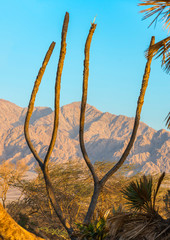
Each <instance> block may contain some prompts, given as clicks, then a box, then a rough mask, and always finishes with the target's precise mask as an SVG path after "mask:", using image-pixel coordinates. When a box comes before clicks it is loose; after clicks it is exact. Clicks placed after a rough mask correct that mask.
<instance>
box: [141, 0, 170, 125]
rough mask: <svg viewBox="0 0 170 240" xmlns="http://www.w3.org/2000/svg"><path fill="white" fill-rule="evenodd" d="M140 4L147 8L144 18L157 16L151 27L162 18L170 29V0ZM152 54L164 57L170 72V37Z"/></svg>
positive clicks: (152, 51)
mask: <svg viewBox="0 0 170 240" xmlns="http://www.w3.org/2000/svg"><path fill="white" fill-rule="evenodd" d="M138 5H139V6H146V8H145V9H143V10H142V11H140V12H141V13H144V17H143V19H146V18H149V17H151V16H153V15H154V16H155V15H156V16H155V18H154V19H153V21H152V22H151V23H150V25H149V27H150V26H151V25H152V24H153V23H155V24H156V23H157V20H158V19H160V21H162V22H163V23H164V24H163V27H164V28H165V29H167V30H168V33H169V31H170V0H147V1H143V0H141V3H139V4H138ZM150 54H153V56H156V58H158V57H161V58H162V67H163V69H164V70H165V71H166V72H167V73H169V72H170V37H167V38H165V39H163V40H161V41H160V42H158V43H155V44H154V45H153V46H152V47H151V51H150ZM146 55H147V56H148V50H147V51H146ZM166 126H167V128H169V129H170V112H169V114H168V115H167V117H166Z"/></svg>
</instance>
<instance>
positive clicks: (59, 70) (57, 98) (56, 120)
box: [44, 12, 69, 168]
mask: <svg viewBox="0 0 170 240" xmlns="http://www.w3.org/2000/svg"><path fill="white" fill-rule="evenodd" d="M68 23H69V13H68V12H66V14H65V18H64V23H63V29H62V34H61V50H60V58H59V62H58V68H57V75H56V84H55V112H54V126H53V133H52V138H51V142H50V145H49V148H48V151H47V154H46V157H45V160H44V167H45V168H46V167H47V164H48V162H49V159H50V156H51V153H52V151H53V148H54V145H55V141H56V137H57V130H58V125H59V109H60V88H61V87H60V85H61V75H62V70H63V66H64V59H65V55H66V45H67V44H66V36H67V30H68Z"/></svg>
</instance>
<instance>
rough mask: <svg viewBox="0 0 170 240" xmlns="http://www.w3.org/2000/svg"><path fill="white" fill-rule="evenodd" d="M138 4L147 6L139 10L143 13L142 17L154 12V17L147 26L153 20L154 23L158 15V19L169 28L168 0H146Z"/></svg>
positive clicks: (169, 1) (169, 6) (169, 8)
mask: <svg viewBox="0 0 170 240" xmlns="http://www.w3.org/2000/svg"><path fill="white" fill-rule="evenodd" d="M141 1H142V0H141ZM138 5H139V6H149V7H148V8H146V9H144V10H142V11H140V12H141V13H145V15H144V17H143V19H146V18H148V17H151V16H152V15H155V14H156V17H155V18H154V20H153V21H152V22H151V24H150V25H149V27H150V26H151V25H152V24H153V23H154V22H155V23H156V22H157V20H158V18H159V17H160V20H161V21H163V22H164V28H166V29H168V28H170V0H148V1H142V3H139V4H138Z"/></svg>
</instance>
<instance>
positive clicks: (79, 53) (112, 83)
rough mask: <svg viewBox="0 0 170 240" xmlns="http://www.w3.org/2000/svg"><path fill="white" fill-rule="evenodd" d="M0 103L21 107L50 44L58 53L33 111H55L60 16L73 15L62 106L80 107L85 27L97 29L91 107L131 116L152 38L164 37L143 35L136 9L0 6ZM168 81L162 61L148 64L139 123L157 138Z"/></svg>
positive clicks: (132, 1)
mask: <svg viewBox="0 0 170 240" xmlns="http://www.w3.org/2000/svg"><path fill="white" fill-rule="evenodd" d="M0 3H1V9H0V31H1V38H0V53H1V54H0V56H1V57H0V86H1V87H0V98H2V99H6V100H9V101H11V102H14V103H15V104H17V105H19V106H22V107H26V106H27V105H28V102H29V99H30V94H31V91H32V87H33V84H34V81H35V79H36V76H37V73H38V71H39V68H40V66H41V63H42V61H43V58H44V56H45V53H46V51H47V49H48V47H49V45H50V44H51V42H52V41H55V42H56V47H55V50H54V52H53V55H52V57H51V60H50V62H49V65H48V66H47V69H46V73H45V75H44V77H43V80H42V84H41V86H40V89H39V93H38V95H37V99H36V106H48V107H51V108H52V109H53V102H54V85H55V76H56V68H57V63H58V57H59V51H60V36H61V29H62V22H63V19H64V15H65V12H66V11H68V12H69V14H70V22H69V29H68V35H67V54H66V59H65V64H64V69H63V75H62V83H61V102H60V105H61V106H62V105H65V104H68V103H71V102H74V101H80V100H81V93H82V79H83V60H84V44H85V41H86V37H87V34H88V31H89V28H90V22H92V21H93V19H94V17H95V16H96V21H95V22H96V23H97V28H96V31H95V33H94V36H93V40H92V45H91V52H90V76H89V90H88V103H89V104H91V105H93V106H95V107H96V108H98V109H99V110H101V111H104V112H110V113H113V114H116V115H120V114H121V115H126V116H129V117H134V116H135V111H136V103H137V99H138V95H139V91H140V86H141V82H142V76H143V72H144V68H145V63H146V59H145V57H144V51H145V50H146V48H147V47H148V45H149V42H150V39H151V36H152V35H155V37H156V41H159V40H161V39H162V38H164V37H166V36H167V32H166V31H163V29H162V25H161V23H159V22H158V24H157V26H156V28H154V26H152V27H150V28H149V29H148V25H149V23H150V21H151V20H145V21H142V14H140V13H139V11H140V10H141V9H142V8H141V7H138V6H137V4H138V3H139V1H136V0H129V1H127V0H122V1H113V0H107V1H104V0H103V1H101V0H93V1H89V0H86V1H84V0H29V1H27V0H15V1H14V0H6V1H0ZM169 91H170V80H169V75H167V74H166V73H165V72H163V70H162V69H161V64H160V59H157V60H154V61H153V62H152V69H151V76H150V81H149V86H148V89H147V93H146V96H145V102H144V106H143V110H142V116H141V120H142V121H143V122H145V123H146V124H148V125H149V126H151V127H153V128H155V129H157V130H159V129H162V128H165V122H164V118H165V117H166V115H167V114H168V112H169V110H170V105H169V103H170V94H169Z"/></svg>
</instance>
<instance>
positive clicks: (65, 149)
mask: <svg viewBox="0 0 170 240" xmlns="http://www.w3.org/2000/svg"><path fill="white" fill-rule="evenodd" d="M26 110H27V109H26V108H21V107H19V106H17V105H15V104H13V103H11V102H8V101H6V100H3V99H0V139H1V141H0V161H3V160H5V161H12V162H16V161H25V162H26V163H27V164H28V165H29V166H30V169H32V168H33V167H34V166H35V164H36V161H35V159H34V157H33V155H32V153H31V152H30V150H29V148H28V146H27V144H26V141H25V138H24V130H23V124H24V119H25V114H26ZM79 114H80V103H79V102H74V103H71V104H68V105H65V106H63V107H61V109H60V123H59V130H58V135H57V140H56V144H55V148H54V150H53V153H52V156H51V160H52V161H55V162H68V161H83V160H82V153H81V151H80V147H79V140H78V139H79V135H78V131H79ZM53 119H54V113H53V111H52V110H51V109H50V108H47V107H36V108H35V110H34V113H33V116H32V118H31V122H30V136H31V139H32V143H33V145H34V146H35V148H36V150H37V151H38V153H39V155H40V156H41V157H42V158H43V157H44V156H45V153H46V151H47V149H48V145H49V142H50V139H51V134H52V127H53ZM133 122H134V118H129V117H126V116H122V115H119V116H116V115H113V114H110V113H108V112H105V113H103V112H101V111H99V110H97V109H96V108H95V107H93V106H90V105H88V106H87V111H86V125H85V143H86V149H87V152H88V155H89V157H90V159H91V161H92V162H95V161H114V162H115V161H118V160H119V159H120V157H121V154H122V152H123V150H124V149H125V147H126V145H127V143H128V141H129V138H130V136H131V131H132V128H133ZM126 163H128V164H134V165H135V167H136V169H135V171H142V172H144V173H153V172H162V171H166V172H168V173H170V132H168V131H165V130H159V131H156V130H154V129H153V128H151V127H149V126H147V125H146V124H145V123H142V122H141V123H140V126H139V129H138V134H137V138H136V141H135V144H134V146H133V149H132V150H131V152H130V155H129V156H128V158H127V161H126Z"/></svg>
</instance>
